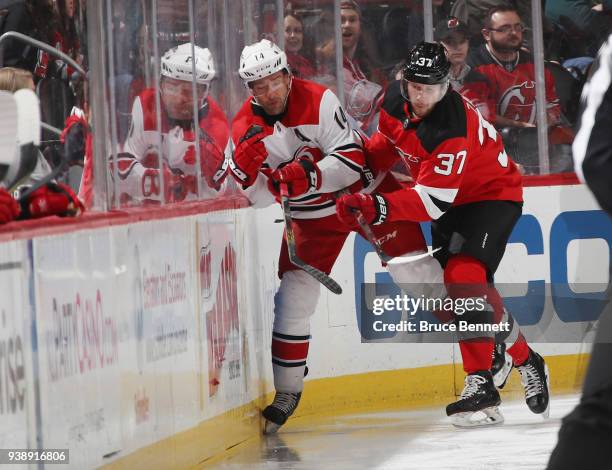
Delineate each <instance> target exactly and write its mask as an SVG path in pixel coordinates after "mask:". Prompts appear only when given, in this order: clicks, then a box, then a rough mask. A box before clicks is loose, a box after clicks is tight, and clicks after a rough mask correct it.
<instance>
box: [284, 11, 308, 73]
mask: <svg viewBox="0 0 612 470" xmlns="http://www.w3.org/2000/svg"><path fill="white" fill-rule="evenodd" d="M303 46H304V24H303V23H302V19H301V18H300V17H299V16H298V15H297V14H296V13H289V14H287V15H286V16H285V52H286V53H287V60H288V61H289V66H290V67H291V72H292V73H293V75H294V76H296V77H298V78H303V79H310V78H311V77H312V76H313V75H314V74H315V69H314V66H313V65H312V62H310V60H308V59H307V58H306V57H305V56H304V55H303V54H301V53H300V51H301V50H302V47H303Z"/></svg>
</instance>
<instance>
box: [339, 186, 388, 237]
mask: <svg viewBox="0 0 612 470" xmlns="http://www.w3.org/2000/svg"><path fill="white" fill-rule="evenodd" d="M357 212H361V214H362V215H363V218H364V220H365V223H366V224H368V225H370V224H371V225H380V224H382V223H383V222H384V221H385V219H386V218H387V202H386V201H385V198H384V197H382V195H380V194H363V193H355V194H347V195H345V196H342V197H340V198H338V200H337V201H336V213H337V214H338V219H340V222H342V223H343V224H344V225H346V226H348V227H350V228H351V229H353V230H354V229H358V228H359V223H358V222H357V217H356V215H357Z"/></svg>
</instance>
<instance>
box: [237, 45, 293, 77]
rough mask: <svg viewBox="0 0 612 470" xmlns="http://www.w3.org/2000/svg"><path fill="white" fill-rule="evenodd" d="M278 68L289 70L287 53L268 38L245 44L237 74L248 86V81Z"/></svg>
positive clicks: (265, 75) (277, 70) (274, 71)
mask: <svg viewBox="0 0 612 470" xmlns="http://www.w3.org/2000/svg"><path fill="white" fill-rule="evenodd" d="M280 70H287V72H290V71H291V69H290V68H289V64H288V63H287V54H285V52H284V51H283V50H282V49H281V48H280V47H278V46H277V45H276V44H274V43H273V42H271V41H269V40H268V39H262V40H261V41H259V42H256V43H255V44H251V45H250V46H246V47H245V48H244V49H243V50H242V54H240V68H239V69H238V74H239V75H240V78H242V80H243V81H244V83H245V85H247V86H248V84H249V83H250V82H253V81H255V80H259V79H260V78H264V77H267V76H269V75H272V74H273V73H276V72H279V71H280Z"/></svg>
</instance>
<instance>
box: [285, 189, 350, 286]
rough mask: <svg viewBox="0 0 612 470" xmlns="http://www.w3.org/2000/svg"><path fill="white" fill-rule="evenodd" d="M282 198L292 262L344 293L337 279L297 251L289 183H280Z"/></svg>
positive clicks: (288, 247) (321, 281)
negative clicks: (311, 263) (319, 268)
mask: <svg viewBox="0 0 612 470" xmlns="http://www.w3.org/2000/svg"><path fill="white" fill-rule="evenodd" d="M280 199H281V205H282V207H283V216H284V218H285V235H286V237H287V249H288V251H289V260H290V261H291V263H293V264H294V265H296V266H297V267H298V268H300V269H301V270H302V271H305V272H307V273H308V274H310V275H311V276H312V277H314V278H315V279H316V280H317V281H319V282H320V283H321V284H323V285H324V286H325V287H327V288H328V289H329V290H330V291H332V292H333V293H334V294H342V287H340V284H338V283H337V282H336V281H334V280H333V279H332V278H331V277H330V276H328V275H327V274H325V273H324V272H323V271H320V270H318V269H317V268H315V267H314V266H311V265H309V264H306V263H305V262H304V261H302V260H301V259H300V258H299V257H298V256H297V253H296V250H295V236H294V235H293V225H292V220H291V209H290V208H289V196H288V191H287V185H286V184H281V185H280Z"/></svg>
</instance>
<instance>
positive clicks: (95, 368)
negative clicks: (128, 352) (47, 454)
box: [32, 230, 120, 468]
mask: <svg viewBox="0 0 612 470" xmlns="http://www.w3.org/2000/svg"><path fill="white" fill-rule="evenodd" d="M32 243H33V258H34V259H33V266H34V284H35V292H36V295H35V300H36V303H35V305H36V307H35V309H36V331H37V336H38V348H39V379H40V405H41V406H40V408H41V421H42V440H43V447H45V448H70V451H71V452H70V465H71V467H73V468H79V467H80V466H82V465H95V464H97V463H100V462H102V457H103V455H106V454H108V453H111V452H114V451H116V450H118V449H119V446H120V432H119V429H120V416H119V412H120V406H119V402H120V392H119V391H120V381H119V331H118V319H117V307H118V305H117V301H118V299H117V298H116V296H115V295H114V290H115V289H114V283H115V269H114V256H113V253H112V250H111V243H110V235H109V231H108V230H98V231H87V232H79V233H77V234H74V235H67V234H64V235H62V236H61V237H52V238H44V239H35V240H34V241H33V242H32ZM81 468H83V467H81Z"/></svg>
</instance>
